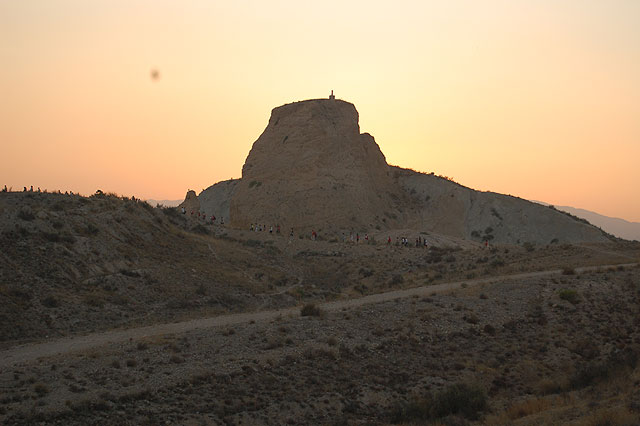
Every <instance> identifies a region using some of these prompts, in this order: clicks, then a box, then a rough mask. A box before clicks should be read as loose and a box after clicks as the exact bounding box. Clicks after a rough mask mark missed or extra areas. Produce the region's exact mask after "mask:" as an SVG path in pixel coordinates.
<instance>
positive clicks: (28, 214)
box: [18, 209, 36, 221]
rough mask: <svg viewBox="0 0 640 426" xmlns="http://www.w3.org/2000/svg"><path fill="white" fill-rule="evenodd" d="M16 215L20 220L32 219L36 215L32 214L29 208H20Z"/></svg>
mask: <svg viewBox="0 0 640 426" xmlns="http://www.w3.org/2000/svg"><path fill="white" fill-rule="evenodd" d="M18 217H19V218H20V219H22V220H26V221H32V220H33V219H35V218H36V217H35V216H34V215H33V213H31V210H26V209H23V210H20V211H19V212H18Z"/></svg>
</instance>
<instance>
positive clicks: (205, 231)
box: [191, 223, 209, 235]
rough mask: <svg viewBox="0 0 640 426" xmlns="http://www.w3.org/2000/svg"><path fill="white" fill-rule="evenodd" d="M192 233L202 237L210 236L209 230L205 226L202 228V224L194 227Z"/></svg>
mask: <svg viewBox="0 0 640 426" xmlns="http://www.w3.org/2000/svg"><path fill="white" fill-rule="evenodd" d="M191 231H193V232H195V233H196V234H201V235H208V234H209V230H208V229H207V228H205V227H204V226H202V224H201V223H199V224H197V225H196V226H194V227H193V229H191Z"/></svg>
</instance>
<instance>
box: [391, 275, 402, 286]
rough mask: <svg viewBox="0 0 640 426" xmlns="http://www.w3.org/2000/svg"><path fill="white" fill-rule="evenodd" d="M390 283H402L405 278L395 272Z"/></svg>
mask: <svg viewBox="0 0 640 426" xmlns="http://www.w3.org/2000/svg"><path fill="white" fill-rule="evenodd" d="M389 283H390V284H391V285H400V284H402V283H404V278H402V275H400V274H394V275H393V277H391V281H390V282H389Z"/></svg>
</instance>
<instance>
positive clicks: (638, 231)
mask: <svg viewBox="0 0 640 426" xmlns="http://www.w3.org/2000/svg"><path fill="white" fill-rule="evenodd" d="M532 201H533V202H534V203H540V204H543V205H545V206H548V205H549V203H545V202H543V201H535V200H532ZM554 207H555V208H556V209H558V210H562V211H565V212H567V213H570V214H572V215H574V216H578V217H579V218H582V219H586V220H588V221H589V223H591V224H592V225H595V226H597V227H600V228H602V229H603V230H604V231H606V232H608V233H609V234H612V235H615V236H616V237H618V238H624V239H625V240H631V241H633V240H635V241H640V223H639V222H629V221H627V220H624V219H620V218H617V217H609V216H604V215H601V214H599V213H595V212H592V211H589V210H585V209H578V208H575V207H569V206H556V205H554Z"/></svg>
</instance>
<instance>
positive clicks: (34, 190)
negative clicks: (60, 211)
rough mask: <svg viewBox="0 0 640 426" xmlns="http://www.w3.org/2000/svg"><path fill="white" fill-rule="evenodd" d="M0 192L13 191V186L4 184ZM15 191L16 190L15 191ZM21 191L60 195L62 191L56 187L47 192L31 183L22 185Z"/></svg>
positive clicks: (70, 192)
mask: <svg viewBox="0 0 640 426" xmlns="http://www.w3.org/2000/svg"><path fill="white" fill-rule="evenodd" d="M0 192H14V191H13V188H12V187H11V188H7V185H5V186H4V187H3V188H2V190H0ZM16 192H17V191H16ZM22 192H37V193H44V194H47V193H50V194H60V195H62V194H63V192H62V191H60V190H59V189H58V190H57V191H51V192H49V191H47V190H46V189H40V187H37V188H35V189H34V188H33V185H30V186H29V188H27V187H26V186H25V187H23V188H22ZM64 195H78V193H75V194H74V192H73V191H65V192H64Z"/></svg>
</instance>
